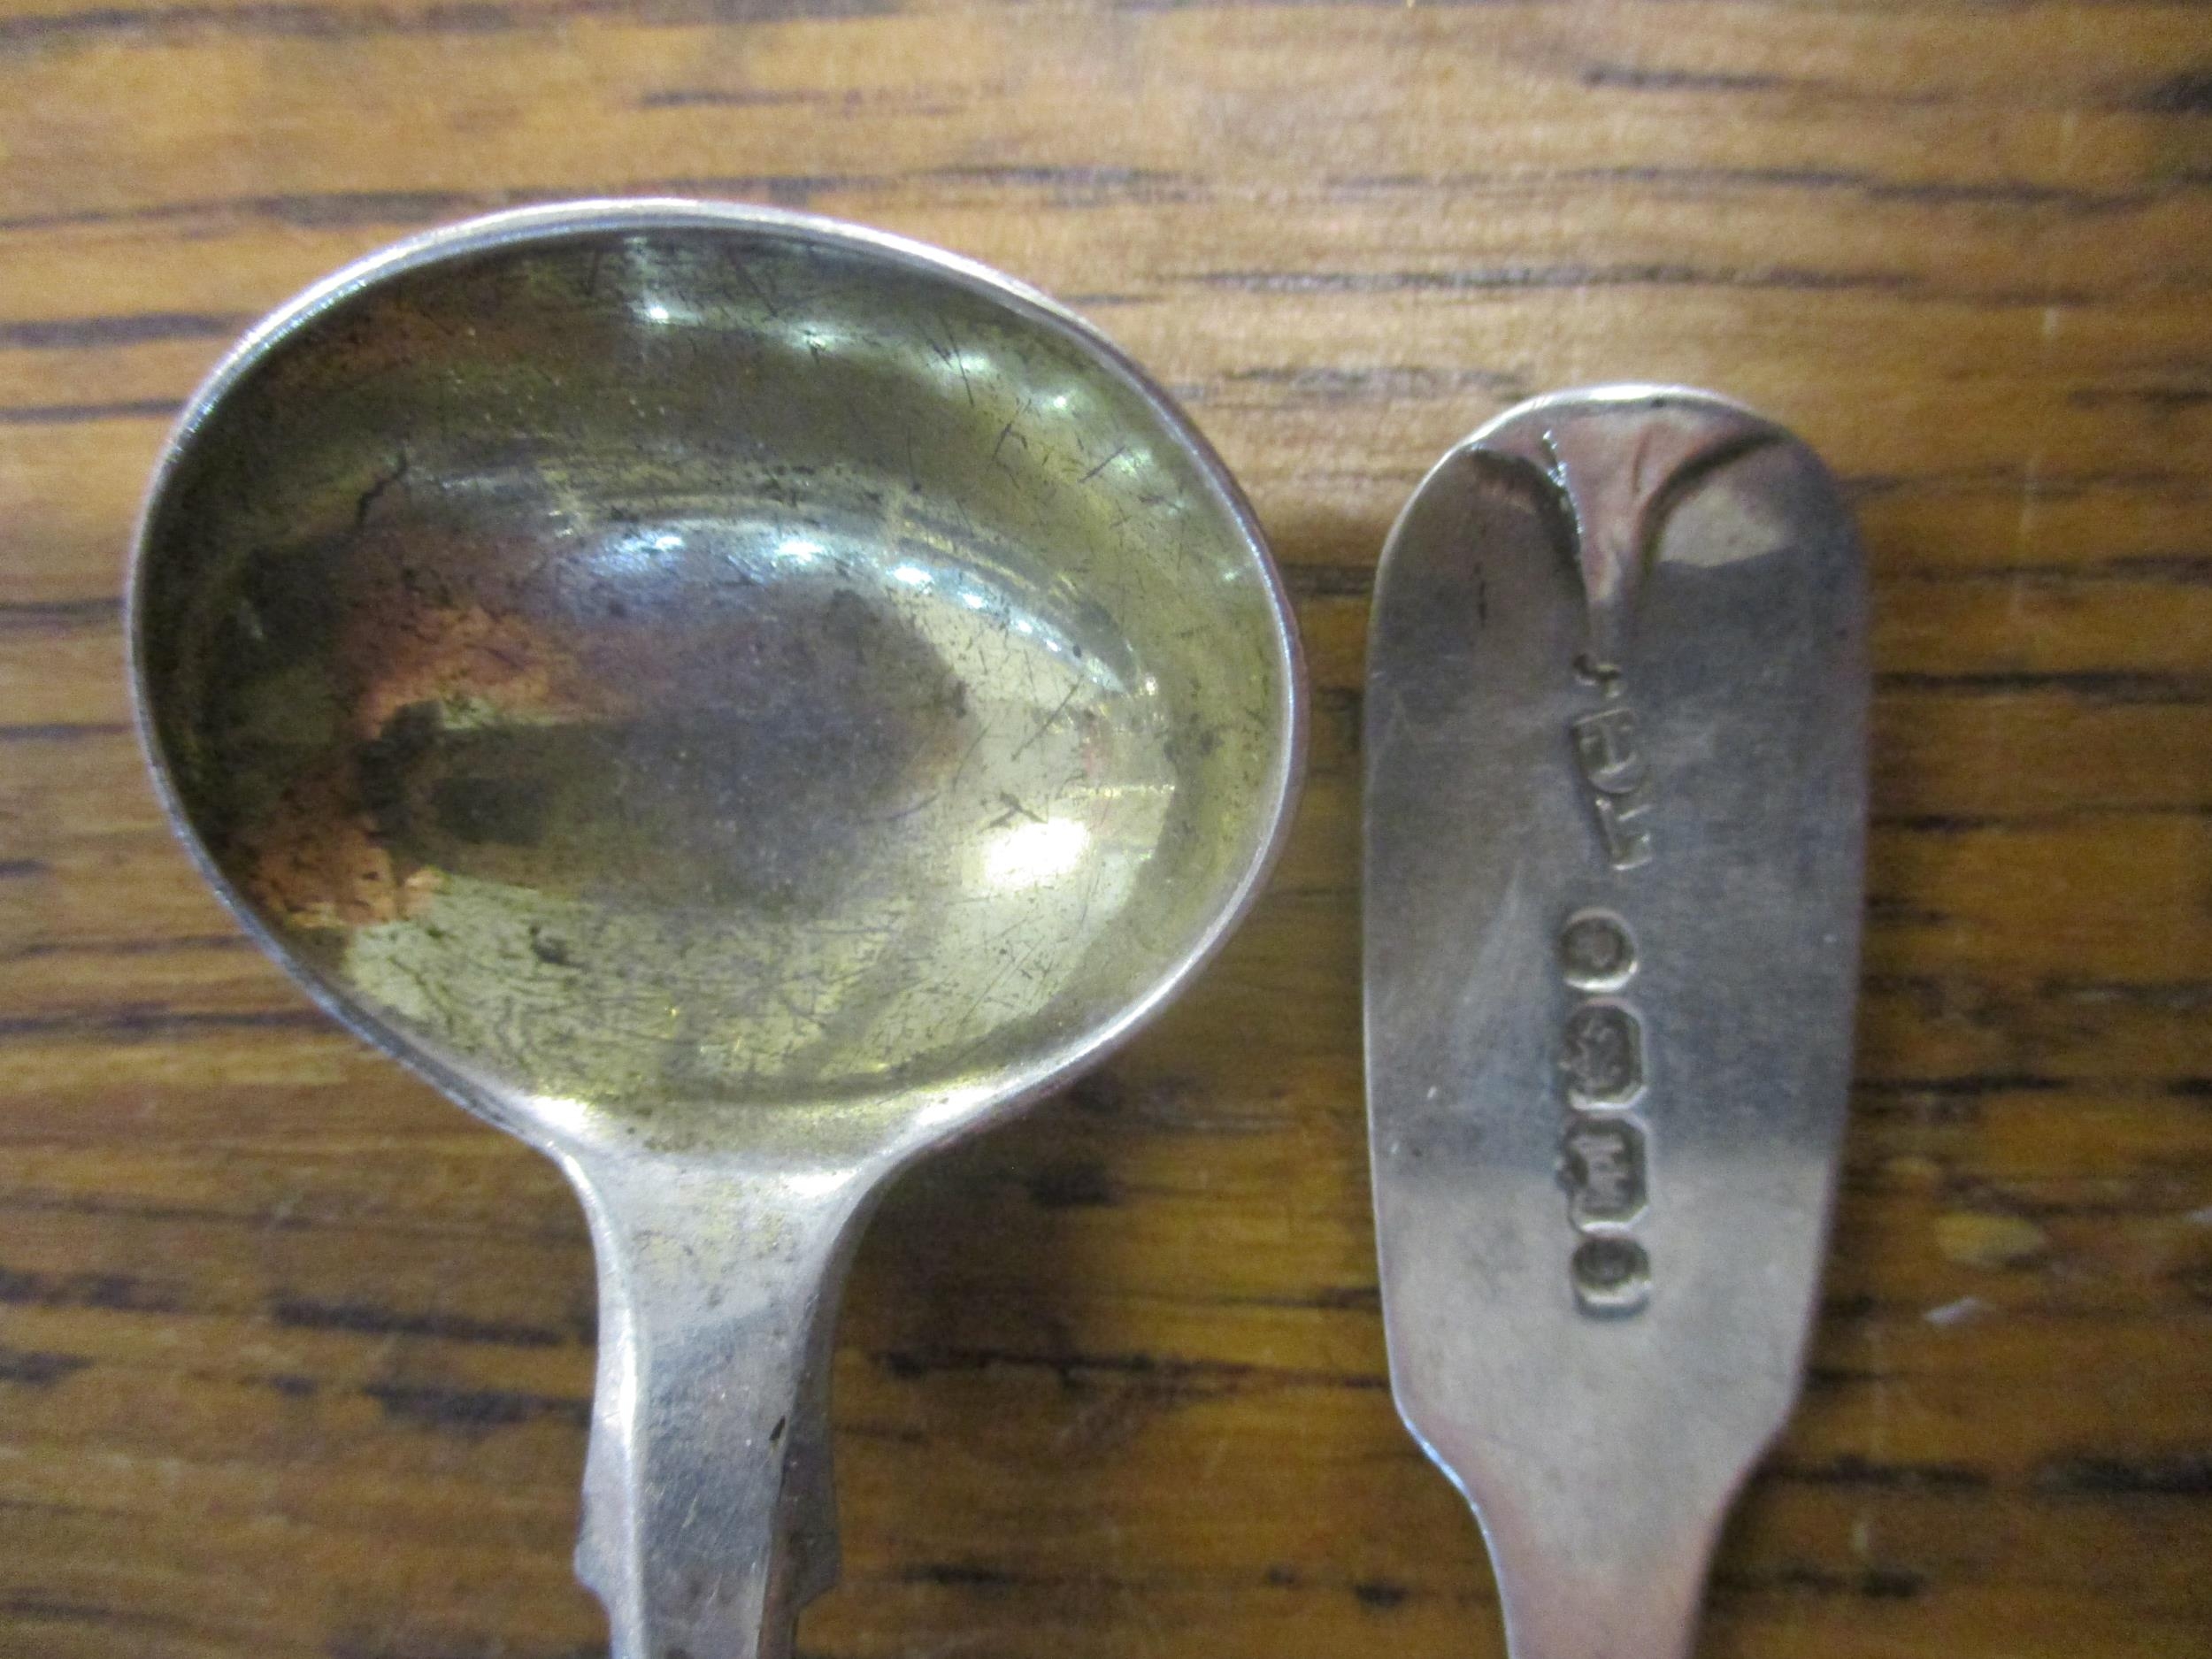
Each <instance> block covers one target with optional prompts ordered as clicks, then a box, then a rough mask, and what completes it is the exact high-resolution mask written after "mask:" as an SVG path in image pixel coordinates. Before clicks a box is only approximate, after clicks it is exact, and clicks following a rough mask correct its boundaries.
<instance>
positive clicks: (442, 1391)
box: [361, 1383, 591, 1439]
mask: <svg viewBox="0 0 2212 1659" xmlns="http://www.w3.org/2000/svg"><path fill="white" fill-rule="evenodd" d="M361 1392H362V1394H365V1395H366V1396H367V1397H368V1398H370V1399H371V1400H373V1401H375V1402H376V1403H377V1404H378V1406H380V1408H381V1409H383V1411H384V1414H385V1415H386V1416H387V1417H392V1418H395V1419H396V1420H397V1421H399V1422H402V1423H405V1424H408V1425H411V1426H414V1427H417V1428H426V1429H434V1430H438V1431H440V1432H447V1433H457V1434H461V1435H464V1436H465V1437H468V1438H471V1439H473V1438H476V1437H479V1436H481V1435H484V1434H488V1433H490V1432H492V1431H493V1430H495V1429H503V1428H512V1427H515V1426H517V1425H521V1424H526V1423H537V1422H542V1421H546V1420H548V1419H550V1420H552V1421H554V1422H557V1423H565V1424H567V1425H569V1426H571V1427H572V1428H578V1429H584V1428H588V1427H590V1426H591V1402H590V1401H588V1400H568V1399H563V1398H561V1397H560V1396H558V1395H555V1394H526V1393H521V1392H518V1391H515V1390H510V1389H503V1388H468V1389H465V1388H440V1387H437V1386H433V1385H429V1384H403V1383H370V1384H368V1385H367V1386H365V1387H364V1388H363V1389H362V1390H361Z"/></svg>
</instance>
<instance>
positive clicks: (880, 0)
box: [0, 0, 892, 54]
mask: <svg viewBox="0 0 2212 1659" xmlns="http://www.w3.org/2000/svg"><path fill="white" fill-rule="evenodd" d="M891 9H892V8H891V6H890V5H889V4H886V3H885V0H541V3H539V4H529V5H511V4H499V3H498V0H445V4H436V5H426V6H423V7H420V8H412V9H411V8H405V7H401V6H392V5H373V4H354V5H316V4H295V3H292V0H267V3H265V4H238V5H227V6H219V5H167V6H95V7H90V8H88V9H86V10H83V11H80V12H42V13H33V14H31V15H29V16H21V17H14V18H8V19H0V54H7V53H20V52H27V51H37V50H51V49H53V48H55V47H58V46H76V45H84V44H88V43H90V42H98V41H120V42H123V43H125V44H127V45H136V46H149V45H152V46H158V45H163V44H167V43H169V42H174V41H178V40H188V39H191V38H194V37H204V36H210V35H213V36H219V37H224V38H227V39H234V40H248V41H250V40H271V39H273V40H312V41H357V40H366V39H374V38H377V37H380V36H390V35H502V34H510V33H514V32H517V31H523V30H550V29H553V28H557V27H560V26H562V25H564V24H566V23H570V22H573V21H577V20H580V19H595V18H608V19H616V20H618V21H620V22H622V23H626V24H628V25H630V26H632V27H696V26H698V25H701V24H710V23H767V22H795V21H807V20H812V21H834V20H838V19H850V18H864V17H880V16H884V15H887V13H888V12H890V11H891Z"/></svg>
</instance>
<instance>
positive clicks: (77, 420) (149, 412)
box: [0, 397, 184, 426]
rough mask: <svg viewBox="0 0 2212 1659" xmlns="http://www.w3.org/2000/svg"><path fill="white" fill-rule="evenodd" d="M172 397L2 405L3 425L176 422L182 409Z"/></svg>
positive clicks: (0, 413) (1, 421)
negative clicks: (110, 401)
mask: <svg viewBox="0 0 2212 1659" xmlns="http://www.w3.org/2000/svg"><path fill="white" fill-rule="evenodd" d="M183 408H184V404H183V403H182V401H181V400H180V399H177V398H173V397H142V398H136V399H133V400H131V401H128V402H124V403H4V404H0V426H90V425H92V424H93V423H95V422H96V421H103V420H173V419H176V417H177V415H178V414H179V413H180V411H182V410H183Z"/></svg>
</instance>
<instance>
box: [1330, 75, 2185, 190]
mask: <svg viewBox="0 0 2212 1659" xmlns="http://www.w3.org/2000/svg"><path fill="white" fill-rule="evenodd" d="M1893 101H1895V102H1900V103H1906V104H1915V103H1918V102H1920V101H1921V100H1919V99H1918V98H1917V97H1915V96H1911V95H1906V96H1902V97H1901V98H1897V99H1895V100H1893ZM1624 185H1633V186H1639V187H1643V188H1650V189H1655V190H1662V191H1665V192H1668V193H1670V194H1679V195H1682V196H1712V195H1714V194H1716V193H1728V192H1735V191H1744V190H1751V191H1759V192H1766V191H1778V192H1782V193H1785V194H1791V195H1798V194H1831V193H1844V194H1848V195H1851V196H1860V197H1863V198H1864V199H1866V200H1868V201H1870V202H1887V203H1894V204H1901V205H1910V206H1916V207H1935V208H1943V207H1972V208H2015V209H2031V210H2032V209H2042V208H2053V209H2058V210H2062V211H2065V212H2067V213H2069V214H2078V215H2098V216H2102V215H2108V214H2113V213H2124V212H2134V211H2141V210H2142V209H2145V208H2148V207H2153V206H2156V205H2158V204H2161V203H2165V202H2170V201H2173V200H2176V199H2178V198H2182V197H2186V196H2193V194H2194V193H2195V191H2196V190H2197V189H2198V188H2199V186H2198V185H2196V184H2194V183H2192V182H2190V181H2188V180H2185V179H2184V178H2182V177H2181V176H2180V175H2178V174H2176V175H2172V176H2170V177H2165V178H2162V179H2160V180H2157V181H2156V182H2154V183H2144V184H2134V185H2129V186H2125V187H2117V188H2116V187H2104V188H2099V187H2094V186H2084V185H2062V184H2047V183H2039V182H2037V181H2034V180H2027V179H2004V178H1997V179H1957V178H1952V179H1941V178H1939V179H1894V178H1890V177H1887V176H1886V175H1884V174H1881V173H1866V172H1859V171H1855V170H1852V169H1849V168H1842V167H1804V166H1794V167H1760V166H1746V165H1720V164H1714V163H1706V164H1690V165H1684V164H1679V163H1670V164H1660V165H1652V164H1640V165H1610V166H1601V167H1561V168H1525V169H1521V170H1518V171H1516V172H1509V173H1470V172H1452V173H1333V174H1330V175H1328V176H1327V177H1326V178H1325V180H1324V188H1328V189H1330V190H1333V191H1335V192H1338V193H1340V194H1350V195H1354V196H1360V195H1367V194H1372V193H1388V194H1396V193H1401V192H1408V193H1413V194H1418V195H1426V196H1439V195H1446V196H1451V195H1461V194H1498V193H1514V192H1520V191H1532V190H1546V191H1551V192H1558V191H1561V190H1570V189H1583V188H1591V189H1600V190H1604V189H1613V188H1618V187H1621V186H1624Z"/></svg>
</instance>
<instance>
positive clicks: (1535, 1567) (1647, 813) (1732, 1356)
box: [1364, 387, 1868, 1659]
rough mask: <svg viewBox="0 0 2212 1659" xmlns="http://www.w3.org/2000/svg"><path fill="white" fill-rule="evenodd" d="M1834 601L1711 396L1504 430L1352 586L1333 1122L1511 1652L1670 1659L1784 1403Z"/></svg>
mask: <svg viewBox="0 0 2212 1659" xmlns="http://www.w3.org/2000/svg"><path fill="white" fill-rule="evenodd" d="M1865 634H1866V602H1865V594H1864V579H1863V570H1862V565H1861V557H1860V553H1859V549H1858V544H1857V541H1856V539H1855V535H1854V533H1853V530H1852V527H1851V524H1850V519H1849V516H1848V514H1847V511H1846V509H1845V507H1844V504H1843V503H1842V502H1841V501H1840V500H1839V497H1838V495H1837V493H1836V490H1835V488H1834V486H1833V484H1832V481H1831V480H1829V478H1828V476H1827V474H1826V473H1825V472H1824V471H1823V469H1822V467H1821V466H1820V464H1819V463H1818V462H1817V461H1816V459H1815V458H1814V457H1813V456H1812V454H1811V453H1810V452H1809V450H1808V449H1805V448H1804V447H1803V446H1802V445H1801V444H1800V443H1798V442H1794V441H1793V440H1792V439H1791V438H1790V437H1789V435H1788V434H1786V433H1785V432H1783V431H1781V430H1780V429H1779V428H1778V427H1776V426H1772V425H1770V423H1768V422H1766V421H1764V420H1762V419H1759V418H1758V417H1757V416H1755V415H1753V414H1751V413H1749V412H1748V411H1745V410H1743V409H1740V408H1738V407H1737V406H1735V405H1733V404H1731V403H1724V402H1723V401H1721V400H1719V399H1717V398H1715V397H1711V396H1706V395H1704V394H1701V393H1696V392H1690V391H1685V390H1680V389H1672V388H1652V387H1619V388H1601V389H1597V390H1592V391H1584V392H1575V393H1569V394H1565V395H1563V396H1557V397H1550V398H1545V399H1540V400H1539V401H1537V402H1535V403H1526V404H1523V405H1522V406H1520V407H1519V408H1517V409H1515V410H1512V411H1509V412H1508V413H1507V414H1505V415H1503V416H1502V417H1500V418H1499V419H1497V420H1495V421H1494V422H1493V423H1491V424H1490V425H1489V426H1486V427H1484V428H1483V429H1482V430H1481V431H1479V432H1478V433H1476V434H1474V435H1473V436H1472V437H1471V438H1470V439H1468V440H1467V442H1465V443H1464V444H1463V445H1461V446H1460V447H1459V448H1457V449H1454V450H1453V451H1452V452H1451V453H1450V454H1449V455H1448V456H1447V457H1445V458H1444V459H1443V460H1442V461H1441V462H1440V464H1439V465H1437V467H1436V468H1435V470H1434V471H1432V472H1431V473H1430V474H1429V476H1428V478H1427V479H1426V480H1425V481H1424V482H1423V484H1422V485H1421V488H1420V489H1419V490H1418V491H1417V493H1416V495H1414V497H1413V499H1412V501H1411V503H1409V505H1408V506H1407V508H1406V510H1405V512H1404V514H1403V515H1402V517H1401V518H1400V519H1399V521H1398V524H1397V526H1396V527H1395V529H1394V531H1393V532H1392V534H1391V537H1390V541H1389V544H1388V546H1387V548H1386V550H1385V552H1384V555H1383V561H1382V566H1381V571H1380V573H1379V578H1378V581H1377V587H1376V595H1375V607H1374V617H1373V631H1372V634H1371V642H1370V650H1369V662H1368V681H1367V704H1366V740H1365V741H1366V755H1367V799H1366V853H1365V857H1366V866H1365V877H1364V880H1365V886H1364V906H1365V952H1366V1016H1367V1088H1368V1110H1369V1121H1370V1128H1371V1138H1372V1148H1371V1149H1372V1156H1373V1164H1374V1186H1375V1209H1376V1219H1377V1231H1378V1244H1379V1255H1380V1260H1381V1279H1382V1294H1383V1309H1384V1314H1385V1318H1386V1325H1387V1329H1388V1338H1389V1349H1390V1368H1391V1379H1392V1383H1393V1386H1394V1389H1395V1392H1396V1394H1397V1399H1398V1403H1399V1408H1400V1409H1401V1411H1402V1413H1403V1415H1404V1417H1405V1420H1406V1422H1407V1424H1408V1425H1409V1427H1410V1428H1411V1429H1412V1430H1413V1432H1414V1433H1415V1435H1416V1436H1417V1438H1418V1439H1419V1440H1420V1441H1421V1443H1422V1445H1423V1446H1424V1447H1425V1448H1426V1449H1427V1451H1428V1453H1429V1455H1431V1456H1432V1458H1434V1459H1435V1461H1436V1462H1437V1463H1438V1464H1439V1465H1440V1467H1441V1468H1442V1469H1443V1470H1444V1471H1445V1472H1446V1473H1447V1474H1448V1475H1449V1476H1450V1477H1451V1479H1453V1480H1454V1481H1455V1483H1456V1484H1457V1485H1458V1486H1460V1488H1461V1490H1462V1491H1463V1492H1464V1493H1465V1494H1466V1495H1467V1496H1468V1498H1469V1499H1470V1500H1471V1502H1472V1503H1473V1505H1474V1507H1475V1510H1476V1513H1477V1515H1478V1517H1479V1519H1480V1521H1481V1523H1482V1527H1483V1532H1484V1534H1485V1536H1486V1539H1487V1540H1488V1542H1489V1546H1490V1551H1491V1556H1492V1560H1493V1563H1494V1566H1495V1568H1496V1571H1497V1577H1498V1582H1499V1587H1500V1594H1501V1598H1502V1603H1503V1606H1504V1610H1505V1617H1506V1624H1507V1630H1508V1635H1509V1641H1510V1644H1511V1648H1512V1651H1513V1653H1514V1654H1515V1655H1516V1659H1622V1655H1639V1656H1640V1659H1682V1655H1686V1654H1687V1653H1688V1652H1689V1651H1690V1649H1691V1647H1692V1645H1693V1642H1694V1632H1695V1629H1696V1617H1697V1608H1698V1602H1699V1600H1700V1595H1701V1586H1702V1582H1703V1578H1704V1574H1705V1571H1706V1565H1707V1562H1708V1559H1709V1555H1710V1551H1711V1548H1712V1544H1713V1540H1714V1536H1715V1534H1716V1532H1717V1530H1718V1528H1719V1525H1720V1522H1721V1520H1722V1517H1724V1513H1725V1511H1726V1509H1727V1507H1728V1505H1729V1502H1730V1501H1731V1500H1732V1496H1733V1494H1734V1493H1735V1491H1736V1488H1737V1487H1738V1486H1739V1485H1740V1482H1741V1480H1742V1479H1743V1478H1744V1475H1745V1474H1746V1472H1747V1471H1748V1469H1749V1468H1750V1467H1751V1465H1752V1463H1754V1462H1755V1460H1756V1459H1757V1458H1758V1456H1759V1455H1760V1454H1761V1452H1762V1451H1763V1448H1765V1447H1766V1446H1767V1445H1768V1444H1769V1442H1770V1440H1772V1438H1773V1437H1774V1435H1775V1434H1776V1433H1777V1432H1778V1430H1779V1429H1780V1427H1781V1425H1782V1424H1783V1422H1784V1420H1785V1419H1786V1416H1787V1413H1788V1411H1789V1409H1790V1405H1791V1402H1792V1401H1793V1399H1794V1397H1795V1394H1796V1391H1797V1386H1798V1379H1799V1374H1800V1369H1801V1363H1802V1356H1803V1351H1804V1347H1805V1342H1806V1340H1807V1335H1808V1332H1809V1326H1810V1322H1811V1319H1812V1316H1813V1312H1814V1310H1815V1306H1816V1301H1817V1294H1818V1286H1819V1281H1820V1266H1821V1258H1822V1254H1823V1250H1824V1240H1825V1237H1826V1233H1827V1225H1828V1216H1829V1210H1830V1204H1831V1198H1832V1190H1833V1187H1834V1181H1835V1167H1836V1159H1837V1154H1838V1148H1839V1141H1840V1138H1841V1133H1842V1128H1843V1123H1844V1114H1845V1102H1846V1097H1847V1086H1848V1080H1849V1071H1850V1056H1851V1034H1852V1033H1851V1025H1852V1002H1853V995H1854V990H1855V979H1856V967H1857V956H1858V936H1859V909H1860V891H1861V864H1862V858H1863V841H1864V824H1865V815H1866V794H1865V787H1866V786H1865V779H1866V711H1867V695H1868V677H1867V667H1866V660H1865V649H1866V645H1865Z"/></svg>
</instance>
